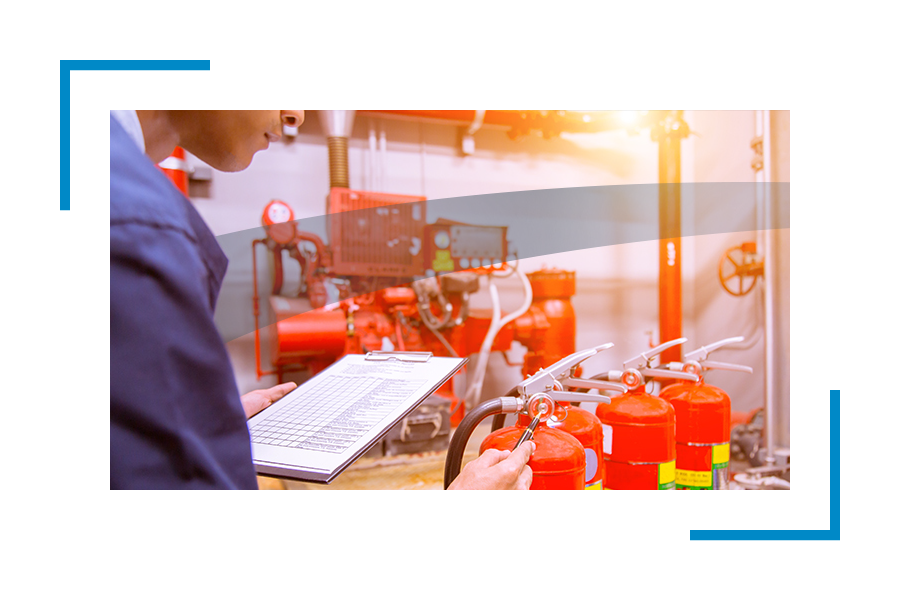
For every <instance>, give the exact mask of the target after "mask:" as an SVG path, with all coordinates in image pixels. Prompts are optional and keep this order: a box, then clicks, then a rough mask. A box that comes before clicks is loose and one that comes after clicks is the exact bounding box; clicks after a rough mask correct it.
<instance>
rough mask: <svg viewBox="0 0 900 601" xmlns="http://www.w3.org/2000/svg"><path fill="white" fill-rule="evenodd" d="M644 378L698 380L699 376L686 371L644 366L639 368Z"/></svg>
mask: <svg viewBox="0 0 900 601" xmlns="http://www.w3.org/2000/svg"><path fill="white" fill-rule="evenodd" d="M639 371H640V372H641V375H642V376H644V378H658V379H662V380H687V381H689V382H699V381H700V376H698V375H696V374H692V373H688V372H686V371H673V370H670V369H659V368H656V369H654V368H644V369H641V370H639Z"/></svg>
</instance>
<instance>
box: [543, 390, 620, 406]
mask: <svg viewBox="0 0 900 601" xmlns="http://www.w3.org/2000/svg"><path fill="white" fill-rule="evenodd" d="M622 388H625V387H624V386H622ZM626 390H627V389H626ZM547 396H549V397H550V398H551V399H552V400H553V401H554V402H556V403H610V402H612V399H610V398H609V397H608V396H603V395H602V394H587V393H584V392H570V391H568V390H551V391H550V392H548V393H547Z"/></svg>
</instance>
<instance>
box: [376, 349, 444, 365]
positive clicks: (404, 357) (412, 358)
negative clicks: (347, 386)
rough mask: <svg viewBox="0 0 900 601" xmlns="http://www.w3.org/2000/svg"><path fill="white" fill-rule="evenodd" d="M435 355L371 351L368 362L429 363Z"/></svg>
mask: <svg viewBox="0 0 900 601" xmlns="http://www.w3.org/2000/svg"><path fill="white" fill-rule="evenodd" d="M433 356H434V355H433V354H432V353H423V352H419V351H369V352H368V353H366V361H390V360H391V359H393V360H396V361H404V362H407V363H428V361H429V359H431V358H432V357H433Z"/></svg>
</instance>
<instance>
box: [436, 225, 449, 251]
mask: <svg viewBox="0 0 900 601" xmlns="http://www.w3.org/2000/svg"><path fill="white" fill-rule="evenodd" d="M434 245H435V246H436V247H438V248H439V249H441V250H446V249H447V248H448V247H449V246H450V234H448V233H447V232H446V231H445V230H441V231H439V232H437V233H436V234H435V235H434Z"/></svg>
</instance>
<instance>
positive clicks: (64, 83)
mask: <svg viewBox="0 0 900 601" xmlns="http://www.w3.org/2000/svg"><path fill="white" fill-rule="evenodd" d="M209 64H210V63H209V61H192V60H60V61H59V210H60V211H68V210H69V208H70V202H71V169H70V162H71V143H72V132H71V126H72V124H71V120H70V117H71V100H70V95H71V77H70V73H71V72H72V71H209Z"/></svg>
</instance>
